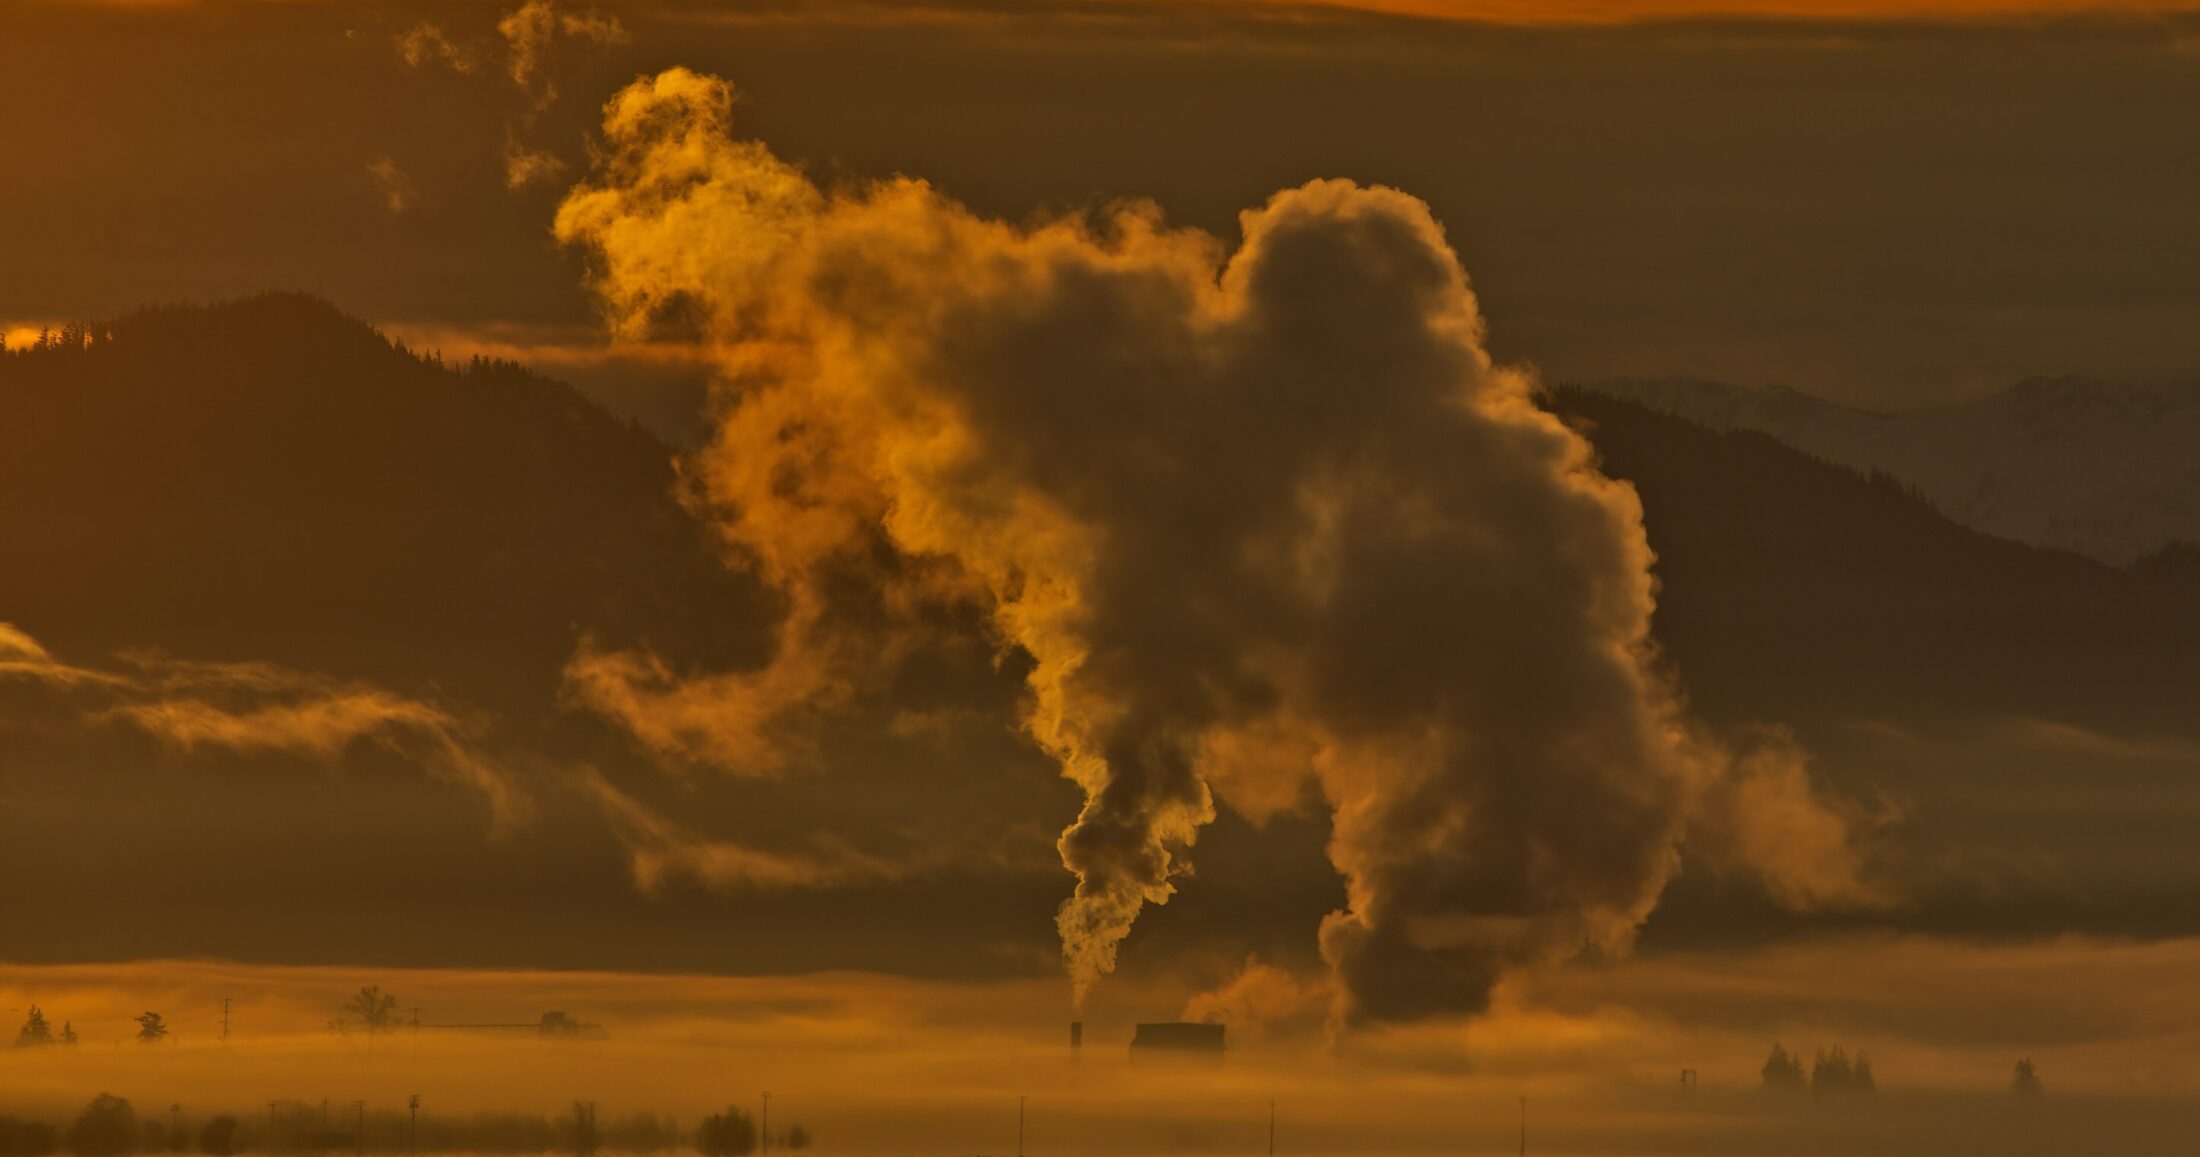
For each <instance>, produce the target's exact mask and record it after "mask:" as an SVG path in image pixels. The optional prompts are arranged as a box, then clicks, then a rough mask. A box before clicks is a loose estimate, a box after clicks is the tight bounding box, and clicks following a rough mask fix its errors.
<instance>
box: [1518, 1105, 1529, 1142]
mask: <svg viewBox="0 0 2200 1157" xmlns="http://www.w3.org/2000/svg"><path fill="white" fill-rule="evenodd" d="M1520 1157H1528V1098H1526V1097H1522V1098H1520Z"/></svg>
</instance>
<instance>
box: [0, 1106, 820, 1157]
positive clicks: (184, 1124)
mask: <svg viewBox="0 0 2200 1157" xmlns="http://www.w3.org/2000/svg"><path fill="white" fill-rule="evenodd" d="M766 1140H767V1138H766V1137H765V1136H764V1135H763V1133H762V1131H761V1130H760V1129H759V1128H758V1126H757V1121H756V1118H755V1117H754V1116H753V1115H751V1114H750V1113H748V1112H746V1111H745V1110H742V1109H739V1108H728V1109H726V1110H725V1111H724V1112H722V1113H714V1114H711V1115H709V1116H707V1117H704V1118H703V1119H702V1121H701V1122H699V1123H698V1124H697V1125H696V1127H695V1129H694V1131H693V1132H692V1133H683V1132H682V1131H681V1129H680V1126H679V1122H678V1121H676V1120H675V1119H673V1118H671V1117H669V1116H659V1115H657V1114H654V1113H631V1114H627V1115H625V1116H620V1117H613V1118H610V1119H608V1120H605V1119H601V1118H599V1117H598V1115H597V1112H596V1105H595V1102H593V1101H575V1102H574V1103H573V1106H572V1109H571V1110H570V1111H569V1112H567V1113H564V1114H561V1115H558V1116H547V1115H542V1114H530V1113H509V1112H481V1113H472V1114H467V1115H463V1116H438V1115H423V1114H420V1113H418V1112H417V1111H414V1110H412V1109H411V1108H409V1107H408V1108H406V1109H403V1110H394V1109H382V1110H377V1111H375V1112H372V1113H369V1112H367V1111H366V1110H365V1107H364V1106H363V1105H361V1104H360V1103H359V1102H356V1101H353V1102H348V1103H331V1102H328V1101H323V1102H320V1103H318V1104H309V1103H307V1102H305V1101H297V1100H277V1101H271V1102H269V1103H268V1107H267V1112H266V1115H265V1116H264V1117H261V1116H259V1115H258V1114H252V1115H248V1116H246V1117H243V1118H239V1117H238V1116H235V1115H232V1114H228V1113H221V1114H216V1115H214V1116H211V1117H207V1118H205V1119H204V1120H199V1121H187V1120H186V1118H185V1116H184V1113H183V1107H182V1106H181V1105H175V1104H172V1105H169V1106H168V1111H167V1112H166V1113H165V1114H147V1115H144V1116H140V1115H139V1114H138V1112H137V1110H136V1109H135V1107H133V1106H132V1105H131V1104H130V1102H129V1101H127V1100H124V1099H123V1098H121V1097H117V1096H113V1095H112V1094H108V1093H101V1094H99V1095H98V1096H96V1097H93V1098H92V1099H91V1101H90V1102H89V1103H88V1104H86V1105H85V1106H84V1108H83V1110H82V1111H81V1112H79V1113H78V1114H77V1115H76V1117H75V1118H74V1119H73V1120H71V1121H70V1122H68V1123H67V1124H66V1125H63V1126H56V1125H54V1124H52V1123H49V1122H46V1121H40V1120H35V1119H24V1118H18V1117H9V1116H0V1157H52V1155H56V1154H67V1155H69V1157H131V1155H134V1154H155V1153H199V1154H205V1155H207V1157H230V1155H231V1154H238V1153H248V1152H257V1153H267V1154H287V1153H331V1154H342V1153H363V1152H368V1151H373V1152H377V1153H412V1152H423V1153H475V1154H522V1153H527V1154H533V1153H563V1154H572V1155H573V1157H595V1155H596V1154H598V1153H633V1154H653V1153H665V1152H671V1151H674V1150H678V1149H681V1148H683V1147H687V1148H692V1149H694V1150H695V1151H697V1152H699V1153H701V1154H704V1157H745V1155H746V1154H750V1153H754V1152H756V1151H757V1150H758V1149H759V1148H760V1147H762V1144H763V1142H764V1141H766ZM768 1140H769V1141H770V1148H771V1149H772V1150H774V1151H779V1152H789V1153H792V1152H799V1151H801V1150H804V1149H807V1148H809V1146H810V1144H811V1140H812V1138H811V1133H810V1130H809V1128H808V1126H806V1125H803V1124H801V1123H799V1122H796V1123H790V1124H788V1125H787V1126H785V1127H784V1128H779V1129H774V1130H773V1132H772V1134H771V1136H770V1137H769V1138H768Z"/></svg>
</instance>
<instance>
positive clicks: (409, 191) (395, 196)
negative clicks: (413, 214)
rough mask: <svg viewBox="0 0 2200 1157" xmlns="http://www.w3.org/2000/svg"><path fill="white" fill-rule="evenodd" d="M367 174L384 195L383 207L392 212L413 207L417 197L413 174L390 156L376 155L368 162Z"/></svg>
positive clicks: (403, 210) (399, 211)
mask: <svg viewBox="0 0 2200 1157" xmlns="http://www.w3.org/2000/svg"><path fill="white" fill-rule="evenodd" d="M367 176H368V177H370V178H372V179H373V181H374V187H375V190H376V191H377V192H379V193H380V194H381V197H382V207H383V208H385V209H388V210H389V211H390V212H392V213H403V212H405V211H406V210H407V209H410V208H412V207H413V202H414V201H415V200H417V197H416V196H415V195H414V193H413V183H412V177H411V175H409V174H407V173H406V172H405V170H403V169H401V168H399V167H398V166H397V162H396V161H393V160H391V159H389V158H388V157H376V158H375V159H374V160H372V161H369V162H367Z"/></svg>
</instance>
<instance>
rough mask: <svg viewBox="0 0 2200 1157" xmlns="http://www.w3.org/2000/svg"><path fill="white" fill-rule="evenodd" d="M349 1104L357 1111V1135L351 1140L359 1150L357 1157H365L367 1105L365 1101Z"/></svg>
mask: <svg viewBox="0 0 2200 1157" xmlns="http://www.w3.org/2000/svg"><path fill="white" fill-rule="evenodd" d="M351 1104H352V1107H353V1108H355V1109H357V1110H359V1135H358V1136H356V1137H354V1138H352V1140H353V1142H354V1143H355V1144H356V1145H357V1146H358V1148H359V1157H367V1103H366V1102H365V1101H353V1102H352V1103H351Z"/></svg>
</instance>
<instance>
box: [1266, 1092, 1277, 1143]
mask: <svg viewBox="0 0 2200 1157" xmlns="http://www.w3.org/2000/svg"><path fill="white" fill-rule="evenodd" d="M1268 1157H1276V1099H1275V1098H1274V1097H1270V1098H1268Z"/></svg>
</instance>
